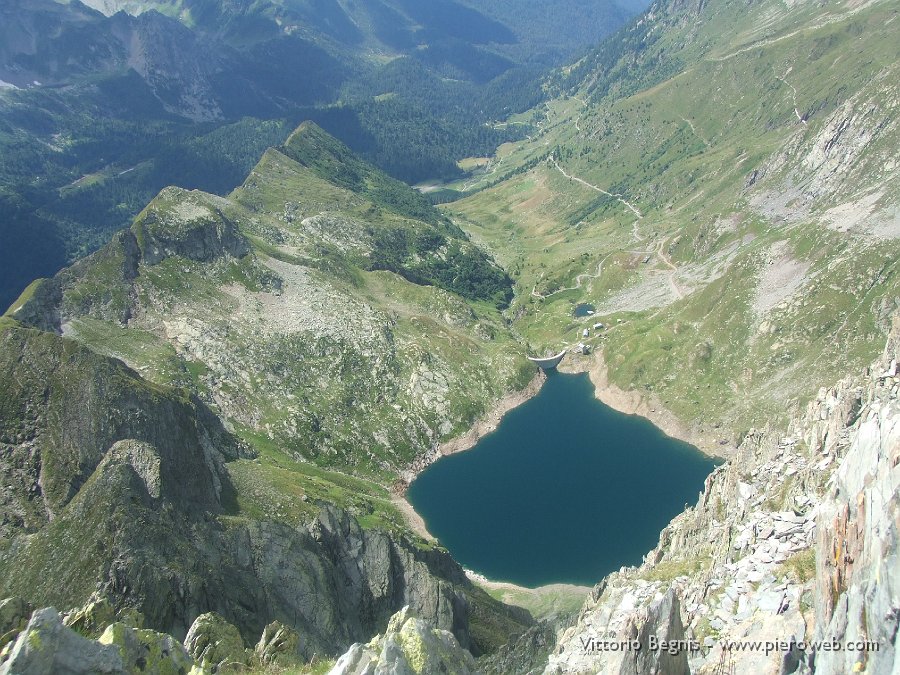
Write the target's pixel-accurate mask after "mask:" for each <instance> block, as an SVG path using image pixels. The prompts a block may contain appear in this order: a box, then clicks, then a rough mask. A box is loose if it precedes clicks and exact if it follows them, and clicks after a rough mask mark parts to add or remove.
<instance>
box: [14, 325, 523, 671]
mask: <svg viewBox="0 0 900 675" xmlns="http://www.w3.org/2000/svg"><path fill="white" fill-rule="evenodd" d="M0 373H2V377H3V381H4V382H10V383H13V386H12V387H9V388H7V389H5V390H3V392H2V395H0V448H2V451H3V457H4V458H5V460H4V462H3V463H2V464H0V469H2V472H3V473H2V478H3V480H2V484H3V486H4V487H3V490H2V492H0V499H2V502H3V505H4V517H3V521H2V528H0V535H2V536H0V594H2V595H4V596H5V595H15V596H19V597H23V598H25V599H26V600H27V601H28V602H29V603H30V604H31V605H35V606H40V607H46V606H49V605H52V606H56V607H72V606H78V605H80V604H81V603H84V602H87V601H88V600H89V599H90V598H91V597H92V596H93V595H94V594H96V595H97V596H98V597H99V598H100V599H101V600H102V603H101V604H98V605H96V606H92V607H91V609H90V612H82V613H80V614H79V613H77V612H76V613H75V615H73V617H72V625H73V626H76V627H79V628H80V629H84V630H86V631H92V630H93V629H94V628H97V627H102V626H103V625H105V623H107V622H110V621H112V620H114V619H117V618H118V619H120V620H123V619H122V618H123V617H127V616H131V615H132V614H133V613H134V612H137V613H139V614H140V616H141V617H143V619H142V623H146V625H147V626H148V628H151V629H153V630H156V631H160V632H162V633H166V634H169V635H171V636H173V637H174V638H176V639H183V638H185V636H186V635H187V634H188V631H189V629H190V627H191V625H192V624H193V623H194V622H195V620H196V619H197V617H199V616H200V615H203V614H207V613H210V612H215V613H216V614H217V615H219V616H220V617H221V618H222V619H223V621H226V622H228V623H230V624H233V625H234V627H235V629H234V632H235V633H236V635H238V636H240V638H241V639H242V640H244V641H245V642H246V643H247V644H253V643H254V642H255V641H257V640H258V639H259V636H260V635H261V634H263V633H264V631H266V630H268V631H269V633H270V634H269V636H268V638H266V642H267V643H268V644H276V643H279V642H292V639H291V638H290V637H289V636H285V635H282V636H281V637H279V636H278V627H277V626H276V627H274V628H272V629H269V628H267V627H269V626H270V624H272V623H273V622H276V621H277V622H280V623H281V624H282V625H283V626H284V627H285V628H286V629H288V630H290V631H293V633H294V634H295V635H296V640H295V641H293V645H294V647H293V648H294V655H295V656H297V657H303V658H306V659H310V658H312V657H313V656H314V655H317V654H318V655H320V656H322V655H328V654H338V653H340V652H341V651H343V650H344V649H346V648H347V646H349V645H350V644H352V643H353V642H357V641H360V640H365V639H369V638H370V637H371V636H372V635H373V634H375V633H376V632H378V631H379V630H381V629H383V627H384V625H386V623H387V621H388V619H389V618H390V616H391V615H392V614H393V613H395V612H396V611H397V610H399V609H400V608H402V607H403V606H407V605H409V606H410V607H411V608H412V609H413V610H414V611H415V612H416V613H417V614H418V615H419V616H421V617H423V618H425V619H427V620H429V621H430V622H431V623H433V624H434V625H435V626H437V627H439V628H440V629H442V630H447V631H450V632H452V633H453V634H454V635H455V636H456V639H457V640H458V641H459V643H460V644H462V645H463V646H464V647H466V648H468V649H470V650H472V651H473V652H475V653H478V652H479V651H482V650H488V649H491V648H492V646H493V644H494V641H496V640H497V639H498V635H499V636H500V637H501V639H506V638H507V637H508V635H509V634H511V633H515V632H516V631H519V630H522V629H524V627H525V626H527V625H528V624H529V623H530V622H531V619H530V617H528V616H527V614H526V613H524V612H516V611H514V610H512V609H509V608H504V607H503V606H502V605H500V604H499V603H497V602H495V601H493V600H491V599H490V598H489V597H487V596H486V595H485V594H483V593H479V592H478V591H477V589H475V588H474V587H473V586H472V585H471V584H470V583H469V581H468V580H467V579H466V576H465V574H464V572H463V570H462V568H460V567H459V566H458V565H457V564H456V563H455V562H454V561H453V560H452V559H451V558H450V556H449V554H448V553H447V552H446V551H444V550H442V549H438V548H433V547H423V546H420V544H419V542H417V541H414V540H413V539H412V538H411V537H408V536H403V535H402V534H393V535H392V534H389V533H387V532H385V531H382V530H379V529H363V528H362V527H361V526H360V524H359V522H358V521H357V520H356V519H355V518H353V517H352V516H351V515H350V514H348V513H347V512H346V511H343V510H341V509H339V508H337V507H335V506H333V505H330V504H325V503H322V504H319V505H317V506H316V508H317V509H318V516H317V517H316V518H314V519H313V520H312V522H305V523H302V524H300V525H297V526H290V525H287V524H285V523H284V522H281V521H279V520H278V519H269V518H267V517H265V515H255V516H254V515H251V514H248V513H246V512H245V511H242V509H241V508H240V504H239V499H240V493H239V491H238V489H237V488H236V486H235V484H234V482H233V480H232V476H231V469H230V466H229V465H230V464H233V463H235V462H239V461H244V462H252V461H253V460H252V459H251V458H252V457H253V453H252V452H250V450H249V448H248V447H247V446H246V445H245V444H243V443H242V442H241V441H239V440H238V439H237V438H235V437H234V436H233V435H232V434H230V433H229V432H228V431H227V430H225V429H224V428H223V427H222V425H221V423H220V422H219V420H218V418H216V417H215V416H214V415H212V414H211V412H210V411H209V409H208V408H207V407H206V406H205V405H204V404H203V403H202V402H200V401H199V400H197V399H196V398H190V397H188V396H187V395H186V394H185V392H183V391H179V390H173V389H169V388H165V387H161V386H159V385H151V384H150V383H147V382H146V381H144V380H142V379H141V378H140V377H139V376H138V374H137V373H135V372H134V371H131V370H130V369H128V368H127V367H126V366H124V364H122V363H121V362H118V361H115V360H113V359H110V358H108V357H103V356H99V355H97V354H94V353H93V352H91V351H90V350H88V349H86V348H85V347H83V346H81V345H78V344H77V343H75V342H73V341H71V340H68V339H66V338H62V337H59V336H56V335H53V334H51V333H45V332H40V331H36V330H33V329H26V328H22V327H20V326H16V325H15V324H10V323H9V322H4V325H3V326H0ZM104 607H105V608H106V609H103V608H104ZM101 610H102V611H101ZM24 613H25V610H23V609H22V608H21V607H19V606H18V605H16V604H15V603H13V604H9V605H7V604H4V606H3V611H2V613H0V616H3V617H6V615H7V614H9V615H10V616H11V617H12V618H10V620H9V621H6V619H5V618H4V625H3V626H0V635H6V633H8V632H10V631H17V630H19V629H21V625H20V623H21V622H20V621H18V620H17V619H16V617H19V618H21V616H19V615H24ZM475 616H477V617H478V621H475V620H474V619H473V617H475ZM476 625H477V627H476ZM54 630H55V629H54ZM191 637H192V638H194V637H195V636H194V635H192V636H191ZM232 637H234V636H232ZM4 640H7V641H8V639H7V637H4ZM189 642H192V644H195V646H196V644H199V643H197V641H196V640H193V639H192V640H189ZM202 652H203V648H200V649H199V651H198V653H201V654H202ZM211 658H212V657H211Z"/></svg>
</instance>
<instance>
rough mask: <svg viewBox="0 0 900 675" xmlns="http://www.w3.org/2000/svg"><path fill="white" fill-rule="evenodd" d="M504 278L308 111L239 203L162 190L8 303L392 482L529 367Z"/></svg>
mask: <svg viewBox="0 0 900 675" xmlns="http://www.w3.org/2000/svg"><path fill="white" fill-rule="evenodd" d="M338 239H339V240H341V241H343V242H344V245H343V246H341V247H339V246H336V245H335V244H334V241H336V240H338ZM509 283H510V282H509V280H508V278H506V277H505V273H503V272H502V271H501V270H499V268H497V266H496V265H495V264H494V263H493V262H492V261H491V260H490V259H489V258H487V257H486V256H485V254H483V253H482V252H481V251H480V249H478V248H477V247H476V246H474V245H473V244H471V243H470V242H468V241H467V240H466V238H465V236H464V235H463V234H462V233H461V232H460V231H459V230H457V229H455V228H454V227H453V226H452V225H451V224H450V223H449V222H448V221H446V220H445V219H444V218H443V217H442V216H441V215H440V214H439V213H438V212H437V211H436V210H435V209H434V208H432V207H431V206H430V204H428V203H427V202H426V201H424V200H423V198H422V197H421V195H418V194H417V193H415V191H413V190H412V189H411V188H409V187H408V186H405V185H402V184H400V183H399V182H397V181H395V180H393V179H391V178H389V177H388V176H386V175H384V174H383V173H381V172H379V171H377V170H376V169H374V168H373V167H371V166H369V165H367V164H365V163H364V162H362V161H361V160H359V159H358V158H356V157H354V156H353V155H352V153H351V152H350V151H349V150H348V149H347V148H346V147H345V146H343V145H342V144H340V143H339V142H337V141H336V140H335V139H333V138H331V137H330V136H328V135H327V134H325V133H324V132H323V131H322V130H321V129H318V128H317V127H315V126H314V125H311V124H304V125H301V127H300V128H298V130H297V131H296V132H295V133H294V134H292V135H291V137H290V138H289V139H288V142H287V144H286V145H285V146H283V147H281V148H279V149H271V150H269V151H268V152H266V153H265V155H264V156H263V158H262V159H261V160H260V162H259V164H258V166H257V167H256V169H255V170H254V171H253V172H252V173H251V174H250V175H249V176H248V178H247V180H246V182H245V183H244V185H243V186H242V187H240V188H238V189H237V190H235V192H233V193H232V194H231V195H229V196H228V197H227V198H223V197H217V196H214V195H209V194H205V193H202V192H197V191H186V190H181V189H177V188H167V189H165V190H163V191H162V192H161V193H160V194H159V195H158V196H157V197H156V199H154V200H153V201H152V202H151V203H150V204H149V205H148V206H147V207H146V208H145V209H144V211H142V212H141V214H139V216H138V217H137V218H136V219H135V222H134V223H133V225H132V227H131V228H130V229H129V230H127V231H125V232H122V233H120V234H118V235H117V236H116V237H115V238H114V239H113V241H112V242H111V243H110V244H109V245H108V246H107V247H105V248H104V249H102V250H100V251H98V252H97V253H96V254H94V255H92V256H90V257H88V258H86V259H84V260H81V261H79V262H78V263H76V264H75V265H73V266H72V267H71V268H68V269H66V270H63V271H62V272H60V273H59V274H58V275H57V276H56V277H54V278H53V279H49V280H46V281H45V282H43V283H42V284H41V285H39V286H38V287H36V288H34V289H33V291H32V292H31V294H30V295H29V297H27V298H26V299H24V300H23V301H22V302H21V303H19V306H18V307H17V308H16V310H15V312H14V314H13V316H14V318H15V319H16V320H18V321H20V322H22V323H25V324H27V325H31V326H35V327H38V328H41V329H43V330H47V331H52V332H56V333H62V334H64V335H66V336H69V337H72V338H74V339H76V340H78V341H81V342H83V343H85V344H87V345H88V346H90V347H91V348H92V349H94V350H96V351H98V352H100V353H103V354H106V355H109V356H113V357H116V358H119V359H122V360H124V361H125V362H126V363H128V364H129V365H131V366H132V367H134V368H136V369H138V370H140V372H141V373H142V374H144V375H145V376H146V377H148V378H149V379H151V380H153V381H156V382H159V383H163V384H175V385H179V386H183V387H185V388H188V389H190V390H192V391H194V392H195V393H196V394H197V395H198V396H199V397H200V398H202V399H203V400H204V401H205V402H206V403H207V404H209V405H210V406H212V407H213V409H215V410H216V412H217V413H219V414H221V415H222V417H223V418H224V419H225V420H226V423H229V424H233V425H234V427H235V428H236V429H237V430H238V431H239V432H241V433H242V435H243V436H244V437H245V438H246V439H247V440H248V441H249V442H251V443H254V442H256V443H259V442H262V443H268V444H273V443H274V444H276V445H277V446H278V447H279V448H280V449H281V450H283V451H284V452H286V453H288V454H290V455H291V456H293V457H294V458H297V459H301V460H304V461H313V462H317V463H320V464H325V465H330V466H339V467H346V466H348V465H349V466H354V467H359V468H361V471H360V473H364V474H365V473H368V474H373V473H374V474H376V475H378V477H380V478H382V479H383V480H382V482H383V483H387V482H390V480H392V478H393V476H394V475H395V473H396V472H397V471H399V470H400V469H402V468H403V467H405V466H406V465H408V464H409V463H410V462H412V461H414V460H415V459H416V458H417V457H419V456H421V455H422V454H424V453H425V452H427V451H428V450H429V449H430V448H432V447H435V446H436V445H438V444H439V443H440V442H441V441H442V440H444V439H446V438H448V437H449V436H451V435H452V434H453V433H454V432H460V431H462V430H464V429H466V428H468V426H469V425H470V424H471V423H472V421H473V420H474V419H475V418H476V417H477V416H478V414H479V413H481V412H482V411H484V410H485V409H487V408H488V407H489V406H490V405H491V404H492V403H493V402H494V401H495V400H496V399H498V398H499V397H500V396H501V395H502V394H503V393H505V392H507V391H509V390H510V389H514V390H515V389H520V388H522V387H523V386H525V384H527V381H528V380H530V379H531V377H530V376H531V374H532V372H533V369H532V368H529V366H528V364H527V362H526V361H525V360H524V358H523V357H522V356H521V355H520V353H519V351H520V350H518V349H507V348H505V347H506V346H509V345H513V344H515V338H514V336H513V335H512V334H511V333H510V332H509V330H508V328H507V326H506V325H505V321H504V319H503V317H502V315H501V314H500V312H499V311H498V310H497V308H496V306H494V307H491V306H490V305H489V304H488V303H491V302H494V300H493V296H494V295H496V293H498V292H500V291H499V290H495V288H496V289H505V291H503V292H507V291H509ZM485 284H486V285H485ZM454 289H456V290H457V291H458V292H454ZM360 447H365V448H366V449H367V450H366V451H365V452H359V448H360Z"/></svg>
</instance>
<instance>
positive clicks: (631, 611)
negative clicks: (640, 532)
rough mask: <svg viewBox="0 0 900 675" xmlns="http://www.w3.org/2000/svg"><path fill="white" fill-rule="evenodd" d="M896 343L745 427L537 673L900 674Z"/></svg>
mask: <svg viewBox="0 0 900 675" xmlns="http://www.w3.org/2000/svg"><path fill="white" fill-rule="evenodd" d="M898 347H900V320H898V319H895V320H894V324H893V330H892V332H891V335H890V338H889V341H888V345H887V349H886V351H885V353H884V355H883V357H882V358H881V359H879V360H878V362H876V363H875V364H874V365H873V366H872V367H871V368H870V369H869V370H868V371H867V372H866V373H865V374H864V375H862V376H859V377H852V378H848V379H846V380H843V381H841V382H840V383H839V384H837V385H836V386H834V387H832V388H827V389H822V390H821V391H820V392H819V395H818V397H817V398H816V400H815V401H813V402H812V403H810V404H809V407H808V409H807V411H806V414H805V415H804V416H802V417H801V418H800V419H797V420H794V421H793V422H792V423H791V425H790V427H789V429H788V430H787V432H786V433H784V432H778V431H776V430H774V429H763V430H753V431H751V433H749V434H748V435H747V437H746V438H745V439H744V441H743V443H742V444H741V446H740V448H739V450H738V452H737V454H736V455H735V456H734V457H733V458H732V459H731V460H730V461H729V462H728V463H727V464H725V465H723V466H722V467H720V468H718V469H717V470H716V471H715V472H714V473H713V474H711V475H710V477H709V478H708V479H707V481H706V485H705V488H704V491H703V493H702V494H701V495H700V498H699V501H698V503H697V504H696V505H695V506H693V507H691V508H689V509H687V510H686V511H685V512H684V513H683V514H681V515H680V516H678V517H677V518H675V519H674V520H673V521H672V522H671V523H670V524H669V525H668V526H667V527H666V528H665V529H664V530H663V532H662V533H661V535H660V541H659V545H658V546H657V547H656V548H655V549H654V550H653V551H651V552H650V553H649V554H648V555H647V556H646V558H645V562H644V564H643V565H642V566H641V567H639V568H623V569H622V570H620V571H619V572H617V573H614V574H612V575H610V576H609V577H607V578H606V579H604V580H603V581H602V582H601V583H600V584H599V585H598V586H597V587H596V588H595V589H594V592H593V594H592V597H591V599H590V600H589V601H588V602H587V603H586V604H585V606H584V608H583V609H582V611H581V614H580V616H579V618H578V621H577V623H576V624H575V625H574V626H572V627H570V628H568V629H567V630H565V631H563V632H561V634H560V635H559V638H558V641H557V645H556V647H555V649H554V650H553V653H552V654H551V656H550V661H549V665H548V667H547V669H546V672H547V673H560V672H583V671H591V672H606V673H631V672H664V673H675V672H688V671H689V670H690V672H699V673H720V672H757V673H786V672H813V671H814V672H816V673H846V672H869V673H887V672H892V668H893V669H896V663H897V662H896V660H895V644H896V635H897V627H898V616H900V601H898V597H900V596H898V592H897V584H898V583H900V577H898V572H900V565H898V564H897V546H898V541H900V534H898V505H900V492H898V490H900V478H898V473H897V465H898V461H900V454H898V453H900V399H898V392H900V378H898V372H897V360H898V358H900V349H898ZM651 634H655V635H656V644H657V645H660V644H663V643H665V642H668V643H669V644H670V645H671V646H672V649H671V653H668V652H667V651H666V648H665V647H663V648H662V649H656V650H655V651H654V650H652V649H651V646H652V645H651V641H650V638H649V636H650V635H651ZM638 646H640V649H638ZM648 657H649V659H650V660H649V661H647V659H648ZM676 657H677V658H676Z"/></svg>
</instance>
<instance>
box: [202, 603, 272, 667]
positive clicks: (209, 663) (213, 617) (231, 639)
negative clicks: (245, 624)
mask: <svg viewBox="0 0 900 675" xmlns="http://www.w3.org/2000/svg"><path fill="white" fill-rule="evenodd" d="M264 635H265V633H264ZM184 643H185V646H186V647H187V650H188V652H189V653H190V654H191V656H193V657H194V658H195V659H196V660H197V662H198V663H200V664H201V665H202V666H203V667H204V668H209V669H210V670H212V671H213V672H218V671H219V670H220V669H222V668H223V667H225V666H228V665H237V664H242V665H246V663H247V661H248V655H247V652H246V650H245V649H244V641H243V639H242V638H241V634H240V632H239V631H238V629H237V627H236V626H234V625H233V624H230V623H228V622H227V621H226V620H225V619H223V618H222V617H221V616H219V615H218V614H216V613H215V612H207V613H206V614H201V615H200V616H198V617H197V619H196V620H195V621H194V623H192V624H191V627H190V629H189V630H188V633H187V637H186V638H185V640H184Z"/></svg>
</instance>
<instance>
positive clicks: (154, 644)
mask: <svg viewBox="0 0 900 675" xmlns="http://www.w3.org/2000/svg"><path fill="white" fill-rule="evenodd" d="M97 642H99V643H100V644H101V645H109V646H110V647H113V648H115V650H116V651H117V652H118V654H119V657H120V658H121V660H122V664H123V666H124V668H123V671H124V672H126V673H148V674H150V673H155V674H156V675H167V674H168V673H189V672H190V673H196V672H205V670H204V669H201V668H196V667H195V664H194V660H193V659H192V658H191V655H190V654H188V651H187V649H185V648H184V645H182V644H181V643H180V642H178V640H176V639H175V638H173V637H172V636H171V635H166V634H165V633H158V632H157V631H154V630H149V629H147V628H132V627H131V626H127V625H125V624H124V623H114V624H111V625H109V626H107V628H106V630H105V631H103V635H101V636H100V638H99V639H98V640H97Z"/></svg>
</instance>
